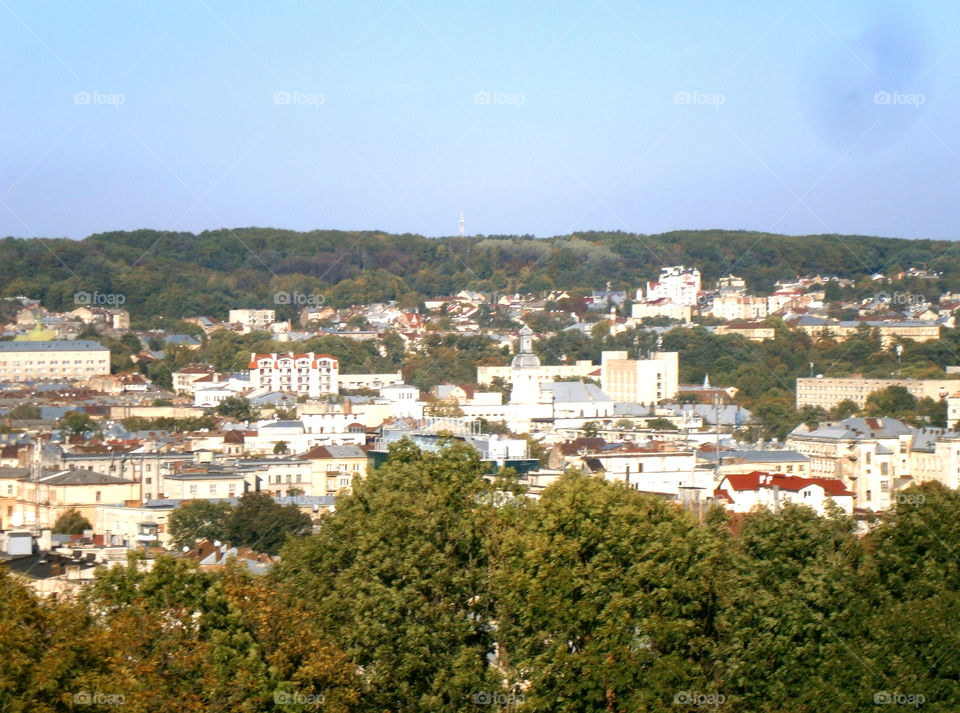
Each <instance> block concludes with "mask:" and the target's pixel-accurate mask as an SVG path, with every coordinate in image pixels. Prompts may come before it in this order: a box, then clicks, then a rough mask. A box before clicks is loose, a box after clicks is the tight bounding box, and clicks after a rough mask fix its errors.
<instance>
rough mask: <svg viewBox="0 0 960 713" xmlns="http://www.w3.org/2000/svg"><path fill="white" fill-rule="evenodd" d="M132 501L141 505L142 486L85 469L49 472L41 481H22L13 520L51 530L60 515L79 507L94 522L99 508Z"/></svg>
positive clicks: (18, 488) (28, 525)
mask: <svg viewBox="0 0 960 713" xmlns="http://www.w3.org/2000/svg"><path fill="white" fill-rule="evenodd" d="M130 501H136V502H137V503H139V502H140V483H137V482H135V481H132V480H125V479H123V478H118V477H116V476H113V475H106V474H104V473H97V472H95V471H92V470H86V469H83V468H76V469H69V470H57V471H54V472H50V471H46V472H44V473H43V474H42V475H41V476H40V478H39V480H38V482H34V481H32V480H22V481H20V482H19V485H18V487H17V502H16V505H15V506H14V511H13V513H12V518H13V520H12V521H13V522H14V523H17V522H18V521H19V523H22V524H23V525H24V526H27V527H37V526H39V527H43V528H47V527H52V526H53V524H54V523H55V522H56V520H57V517H58V516H59V515H60V513H62V512H64V511H65V510H69V509H70V508H76V509H77V510H79V511H80V514H81V515H83V516H84V517H85V518H87V520H89V521H90V522H91V523H92V522H94V521H95V520H96V517H97V513H96V508H97V507H98V506H99V505H102V504H109V503H112V504H123V503H126V502H130ZM18 526H19V525H18Z"/></svg>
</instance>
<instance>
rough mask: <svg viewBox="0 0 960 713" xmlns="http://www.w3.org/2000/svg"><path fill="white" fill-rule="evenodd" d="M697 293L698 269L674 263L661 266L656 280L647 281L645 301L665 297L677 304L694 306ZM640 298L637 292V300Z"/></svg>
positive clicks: (698, 286)
mask: <svg viewBox="0 0 960 713" xmlns="http://www.w3.org/2000/svg"><path fill="white" fill-rule="evenodd" d="M638 292H639V290H638ZM699 294H700V271H699V270H698V269H697V268H695V267H690V268H688V267H684V266H683V265H676V266H674V267H664V268H661V269H660V277H659V278H658V279H657V282H648V283H647V294H646V301H647V302H651V301H653V300H658V299H661V298H667V299H670V300H673V302H674V303H676V304H678V305H685V306H687V307H696V306H697V299H698V297H699ZM640 299H641V296H640V295H639V294H638V295H637V300H638V301H639V300H640Z"/></svg>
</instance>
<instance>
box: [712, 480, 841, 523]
mask: <svg viewBox="0 0 960 713" xmlns="http://www.w3.org/2000/svg"><path fill="white" fill-rule="evenodd" d="M715 496H716V498H717V499H718V500H719V501H720V502H721V503H723V504H724V506H725V507H726V508H727V509H728V510H730V511H732V512H736V513H749V512H755V511H757V510H759V509H761V508H769V509H770V510H774V511H776V510H778V509H779V508H780V507H781V506H782V505H784V504H786V503H793V504H795V505H806V506H808V507H811V508H813V509H814V510H815V511H816V513H817V514H818V515H821V516H823V515H826V514H827V512H828V510H829V504H830V503H831V502H832V503H833V504H834V505H836V506H837V507H839V508H840V509H841V510H843V511H844V512H846V513H847V514H848V515H849V514H852V513H853V500H854V498H853V493H852V492H850V491H849V490H847V489H846V487H844V484H843V482H842V481H840V480H837V479H836V478H802V477H800V476H796V475H781V474H779V473H762V472H756V471H755V472H752V473H731V474H730V475H727V476H724V478H723V480H722V481H721V482H720V485H719V486H718V487H717V489H716V491H715Z"/></svg>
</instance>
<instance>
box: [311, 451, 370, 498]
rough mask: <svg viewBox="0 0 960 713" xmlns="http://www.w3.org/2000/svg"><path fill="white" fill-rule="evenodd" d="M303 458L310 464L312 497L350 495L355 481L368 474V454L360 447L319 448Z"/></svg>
mask: <svg viewBox="0 0 960 713" xmlns="http://www.w3.org/2000/svg"><path fill="white" fill-rule="evenodd" d="M301 458H302V459H303V460H306V461H309V463H310V492H309V493H308V494H310V495H335V494H337V493H339V492H347V493H349V492H351V489H352V487H353V479H354V478H357V477H362V476H363V475H365V474H366V472H367V453H366V451H364V450H363V449H362V448H360V447H359V446H317V447H316V448H313V449H312V450H310V451H309V452H308V453H306V454H304V455H303V456H302V457H301Z"/></svg>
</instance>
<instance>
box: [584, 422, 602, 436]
mask: <svg viewBox="0 0 960 713" xmlns="http://www.w3.org/2000/svg"><path fill="white" fill-rule="evenodd" d="M598 433H600V424H599V423H597V422H596V421H587V422H586V423H585V424H583V435H584V436H586V437H587V438H596V436H597V434H598Z"/></svg>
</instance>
